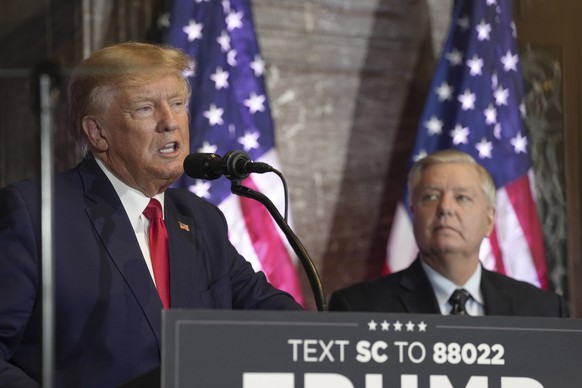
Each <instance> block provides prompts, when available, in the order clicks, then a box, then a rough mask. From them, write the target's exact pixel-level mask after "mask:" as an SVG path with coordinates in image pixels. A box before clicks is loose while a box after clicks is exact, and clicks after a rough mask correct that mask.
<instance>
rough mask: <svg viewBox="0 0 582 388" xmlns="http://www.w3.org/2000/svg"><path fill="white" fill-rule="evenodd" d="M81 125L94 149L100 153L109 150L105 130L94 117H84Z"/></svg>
mask: <svg viewBox="0 0 582 388" xmlns="http://www.w3.org/2000/svg"><path fill="white" fill-rule="evenodd" d="M81 125H82V126H83V132H85V136H87V139H88V140H89V143H90V144H91V146H92V148H93V149H95V150H97V151H98V152H105V151H107V149H108V148H109V143H108V142H107V138H106V137H105V133H104V132H103V128H101V126H100V125H99V122H98V121H97V120H96V119H95V118H94V117H92V116H89V115H87V116H83V118H82V119H81Z"/></svg>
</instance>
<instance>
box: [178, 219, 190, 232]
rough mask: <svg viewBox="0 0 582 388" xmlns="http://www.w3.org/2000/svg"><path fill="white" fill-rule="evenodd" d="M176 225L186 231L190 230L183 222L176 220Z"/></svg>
mask: <svg viewBox="0 0 582 388" xmlns="http://www.w3.org/2000/svg"><path fill="white" fill-rule="evenodd" d="M178 226H180V229H182V230H185V231H186V232H189V231H190V227H189V226H188V225H187V224H185V223H183V222H180V221H178Z"/></svg>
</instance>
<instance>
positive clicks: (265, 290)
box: [196, 199, 303, 310]
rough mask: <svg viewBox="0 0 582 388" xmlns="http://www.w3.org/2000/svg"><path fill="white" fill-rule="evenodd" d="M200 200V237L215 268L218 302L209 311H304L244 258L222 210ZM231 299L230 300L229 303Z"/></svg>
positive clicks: (215, 296) (214, 283) (215, 291)
mask: <svg viewBox="0 0 582 388" xmlns="http://www.w3.org/2000/svg"><path fill="white" fill-rule="evenodd" d="M200 201H201V200H199V199H198V201H196V202H197V203H198V205H199V206H198V209H197V210H198V211H197V212H196V214H197V215H198V219H199V222H202V221H204V222H203V227H202V224H200V225H201V227H200V233H202V234H203V235H204V238H203V241H204V243H205V244H206V246H207V249H204V250H205V251H207V252H209V253H210V256H208V257H207V260H208V266H209V267H212V268H213V271H215V273H213V274H212V275H211V278H212V280H211V281H212V285H211V288H212V291H211V292H206V293H207V294H211V295H212V298H213V299H214V302H213V303H212V304H211V305H208V306H207V307H209V308H233V309H253V310H303V308H302V307H301V305H299V304H298V303H297V302H296V301H295V299H293V297H292V296H291V295H289V294H288V293H286V292H284V291H282V290H279V289H277V288H275V287H273V285H271V283H269V282H268V281H267V279H266V277H265V275H264V274H263V273H262V272H255V270H254V269H253V267H252V265H251V264H250V263H249V262H248V261H247V260H246V259H245V258H244V257H243V256H241V255H240V254H239V253H238V252H237V250H236V249H235V247H234V246H233V245H232V244H231V243H230V241H229V239H228V225H227V222H226V218H225V217H224V214H223V213H222V212H221V211H220V209H218V207H216V206H214V205H211V204H209V203H207V202H200ZM227 299H228V300H227Z"/></svg>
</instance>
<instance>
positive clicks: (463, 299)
mask: <svg viewBox="0 0 582 388" xmlns="http://www.w3.org/2000/svg"><path fill="white" fill-rule="evenodd" d="M470 296H471V295H470V294H469V292H468V291H467V290H465V289H464V288H459V289H457V290H455V292H453V295H451V297H450V298H449V303H450V304H451V305H452V306H453V309H452V310H451V315H468V314H467V310H466V309H465V304H466V303H467V299H469V297H470Z"/></svg>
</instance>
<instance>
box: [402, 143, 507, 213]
mask: <svg viewBox="0 0 582 388" xmlns="http://www.w3.org/2000/svg"><path fill="white" fill-rule="evenodd" d="M447 163H465V164H471V165H473V166H475V169H476V170H477V173H478V174H479V180H480V181H481V189H482V190H483V193H484V194H485V197H486V198H487V201H488V202H489V205H490V206H491V207H492V208H493V209H495V193H496V189H495V183H494V182H493V178H491V175H489V173H488V172H487V170H486V169H485V168H484V167H483V166H481V165H480V164H479V163H477V162H476V161H475V159H473V157H472V156H471V155H469V154H467V153H465V152H463V151H459V150H456V149H444V150H440V151H437V152H435V153H432V154H430V155H428V156H426V157H424V158H422V159H420V160H418V161H416V163H414V165H413V166H412V168H411V169H410V173H409V174H408V203H409V204H411V203H412V201H411V199H412V190H413V188H414V187H415V186H416V185H417V184H418V181H419V180H420V177H421V176H422V172H423V171H424V170H425V169H426V168H427V167H430V166H434V165H436V164H447Z"/></svg>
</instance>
